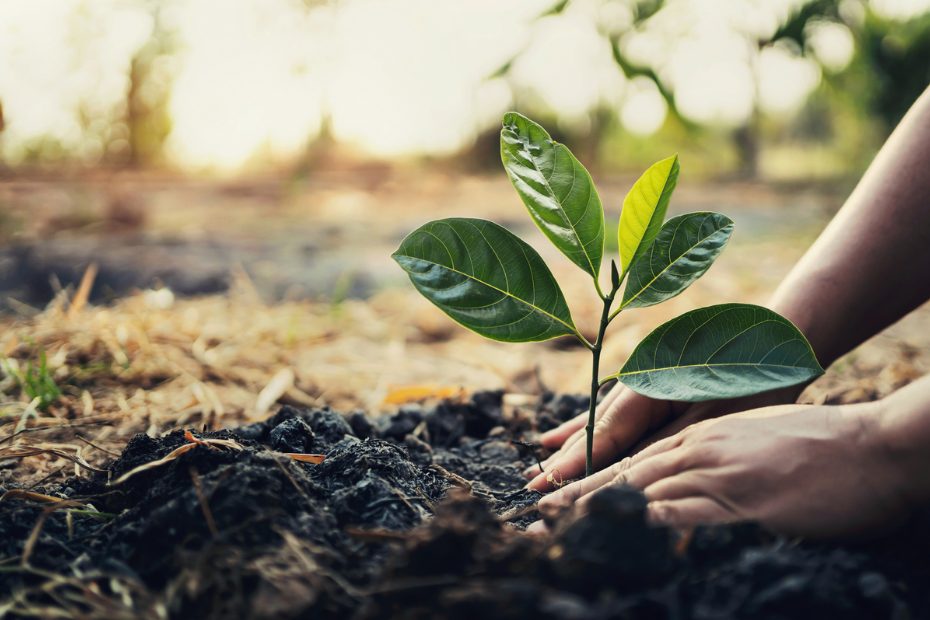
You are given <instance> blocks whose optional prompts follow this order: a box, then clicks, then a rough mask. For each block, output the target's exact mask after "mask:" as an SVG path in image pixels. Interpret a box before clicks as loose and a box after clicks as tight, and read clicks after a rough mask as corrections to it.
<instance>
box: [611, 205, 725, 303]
mask: <svg viewBox="0 0 930 620" xmlns="http://www.w3.org/2000/svg"><path fill="white" fill-rule="evenodd" d="M732 232H733V220H731V219H730V218H728V217H726V216H725V215H720V214H719V213H705V212H699V213H687V214H685V215H679V216H678V217H673V218H672V219H670V220H669V221H667V222H666V223H665V224H664V225H663V226H662V228H661V230H659V234H658V235H656V238H655V239H654V240H653V241H652V244H651V245H650V246H649V249H648V250H647V251H646V252H645V253H643V255H642V256H641V257H640V258H639V260H637V261H636V262H635V263H634V264H633V266H632V267H631V268H630V275H629V280H627V283H626V290H624V291H623V303H622V304H621V307H627V306H629V307H631V308H645V307H646V306H652V305H655V304H657V303H659V302H662V301H665V300H666V299H671V298H672V297H674V296H675V295H678V294H679V293H681V292H682V291H683V290H685V289H686V288H688V287H689V286H690V285H691V283H692V282H694V281H695V280H697V279H698V278H700V277H701V276H702V275H704V272H705V271H707V270H708V269H709V268H710V266H711V265H712V264H713V262H714V260H715V259H716V258H717V256H719V255H720V252H722V251H723V247H724V246H725V245H726V243H727V240H728V239H729V238H730V234H731V233H732Z"/></svg>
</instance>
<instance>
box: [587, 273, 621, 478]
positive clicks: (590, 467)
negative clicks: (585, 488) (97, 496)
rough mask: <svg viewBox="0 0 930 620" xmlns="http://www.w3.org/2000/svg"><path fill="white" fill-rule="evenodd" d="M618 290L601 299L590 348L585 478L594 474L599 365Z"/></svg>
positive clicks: (614, 287) (616, 286)
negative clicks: (598, 320)
mask: <svg viewBox="0 0 930 620" xmlns="http://www.w3.org/2000/svg"><path fill="white" fill-rule="evenodd" d="M618 288H620V282H619V281H618V282H616V283H615V284H614V286H613V287H612V288H611V291H610V294H609V295H607V296H606V297H604V298H603V300H604V310H603V311H602V312H601V325H600V327H599V328H598V330H597V340H595V341H594V345H593V347H592V348H591V358H592V360H591V403H590V405H589V406H588V424H587V426H585V432H586V434H587V442H588V443H587V450H586V452H585V476H586V477H587V476H590V475H591V474H593V473H594V412H595V409H596V408H597V392H598V390H600V387H601V382H600V380H599V379H598V371H599V370H600V365H601V349H602V348H603V346H604V333H605V332H606V331H607V325H608V324H610V320H611V318H612V317H611V315H610V306H611V305H612V304H613V302H614V296H615V295H616V294H617V289H618Z"/></svg>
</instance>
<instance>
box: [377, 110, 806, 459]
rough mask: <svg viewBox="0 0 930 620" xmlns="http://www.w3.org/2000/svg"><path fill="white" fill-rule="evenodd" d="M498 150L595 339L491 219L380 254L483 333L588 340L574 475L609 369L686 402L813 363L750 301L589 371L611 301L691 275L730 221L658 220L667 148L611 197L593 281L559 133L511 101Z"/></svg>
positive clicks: (680, 325)
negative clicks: (618, 206) (581, 436)
mask: <svg viewBox="0 0 930 620" xmlns="http://www.w3.org/2000/svg"><path fill="white" fill-rule="evenodd" d="M501 160H502V161H503V164H504V169H505V170H506V171H507V174H508V176H509V177H510V180H511V182H512V183H513V186H514V188H515V189H516V190H517V193H518V194H519V195H520V198H521V199H522V200H523V203H524V204H525V205H526V208H527V210H528V211H529V213H530V217H531V218H532V219H533V221H534V222H535V223H536V225H537V226H538V227H539V229H540V230H542V232H543V233H544V234H545V235H546V237H548V238H549V240H550V241H552V243H553V244H555V246H556V247H557V248H558V249H559V250H560V251H561V252H562V253H563V254H564V255H565V256H566V257H568V259H569V260H570V261H572V262H573V263H575V264H576V265H577V266H578V267H580V268H581V269H582V270H583V271H584V272H586V273H587V274H588V275H589V276H590V277H591V279H592V282H593V285H594V290H595V292H596V293H597V295H598V297H599V298H600V299H601V301H602V303H603V310H602V312H601V320H600V325H599V327H598V331H597V337H596V338H595V340H594V342H591V341H590V340H588V338H586V337H585V336H584V335H583V334H582V333H581V332H580V331H579V330H578V328H577V327H575V322H574V320H573V319H572V315H571V312H570V311H569V308H568V304H567V303H566V301H565V297H564V296H563V294H562V291H561V289H560V288H559V285H558V283H557V282H556V281H555V278H554V277H553V275H552V272H551V271H550V270H549V268H548V267H547V266H546V264H545V263H544V262H543V260H542V258H541V257H540V256H539V254H538V253H537V252H536V251H535V250H534V249H533V248H532V247H530V246H529V245H527V244H526V243H525V242H523V241H522V240H521V239H519V238H518V237H517V236H516V235H514V234H513V233H511V232H509V231H508V230H506V229H505V228H503V227H501V226H499V225H497V224H495V223H493V222H489V221H487V220H480V219H470V218H447V219H441V220H436V221H433V222H429V223H427V224H424V225H423V226H421V227H420V228H418V229H416V230H415V231H413V232H412V233H410V235H408V236H407V237H406V238H405V239H404V240H403V242H402V243H401V244H400V248H398V250H397V251H396V252H395V253H394V254H393V258H394V260H396V261H397V262H398V264H400V266H401V267H402V268H403V269H404V270H405V271H406V272H407V274H408V275H409V276H410V280H411V281H412V282H413V285H414V286H415V287H416V288H417V290H418V291H420V293H422V294H423V295H424V296H425V297H426V298H427V299H429V300H430V301H431V302H432V303H434V304H435V305H436V306H438V307H439V308H440V309H441V310H442V311H443V312H445V313H446V314H448V315H449V316H450V317H451V318H452V319H453V320H455V321H457V322H458V323H460V324H461V325H463V326H464V327H467V328H468V329H470V330H472V331H475V332H477V333H479V334H481V335H482V336H485V337H487V338H491V339H494V340H500V341H503V342H531V341H541V340H548V339H550V338H557V337H559V336H571V337H575V338H577V339H578V340H579V341H580V342H581V344H583V345H584V346H585V347H587V348H588V349H589V350H590V351H591V356H592V364H591V404H590V408H589V410H588V423H587V426H586V427H585V428H586V431H587V463H586V465H587V467H586V475H591V473H592V472H593V463H592V451H593V444H594V421H595V417H594V410H595V405H596V400H597V393H598V390H599V389H600V387H601V386H602V385H604V383H606V382H608V381H610V380H613V379H617V380H619V381H621V382H623V383H624V384H626V385H627V386H629V387H630V388H631V389H633V390H635V391H636V392H639V393H640V394H644V395H646V396H649V397H652V398H657V399H666V400H675V401H688V402H697V401H704V400H712V399H718V398H735V397H737V396H747V395H749V394H755V393H758V392H763V391H767V390H772V389H775V388H780V387H785V386H789V385H795V384H798V383H802V382H804V381H808V380H810V379H813V378H814V377H817V376H818V375H820V374H822V373H823V369H822V368H821V367H820V364H819V363H818V362H817V358H816V357H815V356H814V352H813V350H812V349H811V346H810V344H809V343H808V342H807V339H806V338H805V337H804V335H803V334H802V333H801V332H800V331H799V330H798V329H797V328H796V327H795V326H794V325H793V324H792V323H791V322H790V321H789V320H788V319H786V318H784V317H782V316H780V315H778V314H776V313H775V312H772V311H771V310H769V309H767V308H763V307H761V306H754V305H750V304H721V305H715V306H709V307H706V308H700V309H698V310H692V311H691V312H686V313H685V314H683V315H681V316H679V317H677V318H675V319H672V320H671V321H668V322H667V323H665V324H663V325H660V326H659V327H658V328H657V329H655V330H654V331H653V332H652V333H650V334H649V335H648V336H646V338H645V339H643V341H642V342H640V343H639V344H638V345H637V346H636V348H635V349H634V350H633V353H632V354H631V355H630V357H629V359H628V360H627V361H626V363H625V364H624V365H623V367H622V368H620V370H619V371H617V372H614V373H612V374H609V375H607V376H604V377H601V376H600V374H599V373H600V368H599V366H600V358H601V350H602V349H603V346H604V337H605V334H606V331H607V326H608V325H609V324H610V323H611V322H612V321H613V320H614V319H615V318H617V316H618V315H620V314H621V313H622V312H623V311H624V310H627V309H633V308H645V307H647V306H652V305H655V304H658V303H660V302H662V301H665V300H667V299H670V298H672V297H674V296H676V295H678V294H679V293H681V292H682V291H684V290H685V289H686V288H688V286H690V285H691V283H692V282H694V281H695V280H697V279H698V278H699V277H701V276H702V275H704V272H706V271H707V270H708V268H710V266H711V264H712V263H713V262H714V260H715V259H716V258H717V256H719V255H720V252H721V251H723V248H724V246H725V245H726V243H727V241H728V240H729V238H730V234H731V233H732V232H733V222H732V220H730V219H729V218H728V217H726V216H724V215H721V214H719V213H710V212H698V213H686V214H684V215H679V216H676V217H673V218H671V219H669V220H668V221H665V213H666V211H667V209H668V204H669V200H670V199H671V196H672V192H673V191H674V189H675V185H676V183H677V181H678V173H679V163H678V156H677V155H674V156H672V157H669V158H667V159H663V160H662V161H660V162H657V163H655V164H653V165H652V166H651V167H650V168H649V169H648V170H646V172H645V173H644V174H643V175H642V176H641V177H640V178H639V180H637V181H636V183H634V184H633V187H632V188H631V189H630V192H629V193H628V194H627V196H626V198H625V199H624V201H623V208H622V210H621V213H620V224H619V226H618V230H617V235H618V247H619V264H618V262H617V261H616V260H614V259H611V261H610V274H609V284H608V286H607V288H606V289H604V288H603V287H602V286H601V282H600V275H601V273H600V271H601V262H602V259H603V255H604V235H605V232H604V231H605V225H604V210H603V207H602V206H601V200H600V198H599V197H598V194H597V190H596V189H595V187H594V182H593V181H592V180H591V175H590V174H588V171H587V170H586V169H585V168H584V166H582V165H581V163H580V162H579V161H578V160H577V159H576V158H575V157H574V155H572V153H571V151H569V149H568V148H567V147H565V145H563V144H559V143H558V142H555V141H553V140H552V138H551V137H550V136H549V134H548V133H547V132H546V130H545V129H543V128H542V127H541V126H540V125H538V124H536V123H534V122H533V121H531V120H530V119H528V118H526V117H525V116H521V115H520V114H517V113H516V112H510V113H508V114H506V115H505V116H504V126H503V129H502V131H501ZM663 222H664V223H663ZM624 281H626V287H625V288H624V289H623V294H622V295H619V293H620V288H621V285H622V284H623V282H624ZM615 301H616V302H617V305H616V308H614V302H615Z"/></svg>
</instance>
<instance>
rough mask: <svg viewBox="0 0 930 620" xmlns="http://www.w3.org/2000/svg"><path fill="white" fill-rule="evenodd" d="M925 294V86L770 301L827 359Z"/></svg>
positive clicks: (929, 164)
mask: <svg viewBox="0 0 930 620" xmlns="http://www.w3.org/2000/svg"><path fill="white" fill-rule="evenodd" d="M928 297H930V90H928V91H927V92H925V93H924V94H923V95H922V96H921V97H920V98H919V99H918V100H917V102H916V103H915V104H914V106H913V107H912V108H911V110H910V112H909V113H908V114H907V116H905V118H904V119H903V120H902V121H901V124H900V125H899V126H898V128H897V129H896V130H895V131H894V133H893V134H892V136H891V137H890V138H889V139H888V141H887V142H886V143H885V146H884V147H883V148H882V150H881V151H880V152H879V154H878V156H877V157H876V158H875V160H874V161H873V162H872V165H871V166H870V167H869V169H868V171H867V172H866V174H865V176H863V178H862V180H861V181H860V183H859V185H858V186H857V187H856V189H855V191H854V192H853V193H852V195H851V196H850V197H849V199H848V200H847V201H846V203H845V204H844V206H843V208H842V209H841V210H840V212H839V213H838V214H837V215H836V217H835V218H834V219H833V221H832V222H831V223H830V225H829V226H827V228H826V230H824V232H823V233H822V234H821V235H820V237H819V238H818V239H817V241H816V242H815V243H814V245H813V246H811V248H810V249H809V250H808V252H807V253H806V254H805V256H804V258H803V259H801V261H800V262H799V263H798V264H797V265H796V266H795V268H794V269H793V270H792V271H791V273H790V274H789V275H788V276H787V277H786V278H785V280H784V281H783V282H782V284H781V286H779V288H778V290H777V291H776V293H775V295H774V297H773V299H772V301H771V303H770V306H771V307H772V309H774V310H775V311H777V312H779V313H781V314H783V315H785V316H786V317H788V318H789V319H791V320H792V321H793V322H794V323H795V324H796V325H797V326H798V327H799V328H800V329H801V331H802V332H804V334H805V335H807V337H808V339H809V340H810V341H811V345H812V346H813V348H814V351H815V352H816V353H817V357H818V359H819V360H820V362H821V363H822V364H823V365H824V366H827V365H829V364H831V363H833V361H835V360H836V359H837V358H838V357H840V356H841V355H843V354H845V353H847V352H848V351H850V350H852V349H853V348H855V347H856V346H857V345H859V344H860V343H862V342H864V341H865V340H867V339H868V338H870V337H871V336H873V335H874V334H876V333H878V332H879V331H881V330H882V329H884V328H885V327H887V326H888V325H890V324H891V323H894V322H895V321H897V320H898V319H900V318H901V317H903V316H904V315H906V314H907V313H908V312H910V311H911V310H913V309H914V308H916V307H917V306H918V305H920V304H921V303H922V302H923V301H925V300H926V299H927V298H928Z"/></svg>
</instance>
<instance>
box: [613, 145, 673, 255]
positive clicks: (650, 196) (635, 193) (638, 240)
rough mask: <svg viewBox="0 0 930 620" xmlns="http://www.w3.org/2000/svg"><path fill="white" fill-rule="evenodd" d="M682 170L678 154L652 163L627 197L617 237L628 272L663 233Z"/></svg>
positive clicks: (624, 200)
mask: <svg viewBox="0 0 930 620" xmlns="http://www.w3.org/2000/svg"><path fill="white" fill-rule="evenodd" d="M678 171H679V165H678V155H672V156H671V157H669V158H667V159H663V160H662V161H660V162H656V163H654V164H652V166H650V167H649V169H648V170H646V172H644V173H643V176H641V177H639V179H638V180H637V181H636V183H634V184H633V187H632V188H631V189H630V192H629V193H628V194H627V195H626V198H624V199H623V209H622V210H621V211H620V227H619V229H618V230H617V240H618V244H619V248H620V268H621V269H622V270H623V272H624V273H626V272H627V270H628V269H629V267H630V265H633V264H634V263H635V262H636V260H637V259H638V258H639V257H640V256H641V255H642V254H643V253H645V251H646V248H648V247H649V244H650V243H652V240H653V239H654V238H655V236H656V234H657V233H658V232H659V228H660V227H661V226H662V221H663V220H665V212H666V211H667V210H668V202H669V200H670V199H671V197H672V192H673V191H674V190H675V184H676V183H678Z"/></svg>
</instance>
